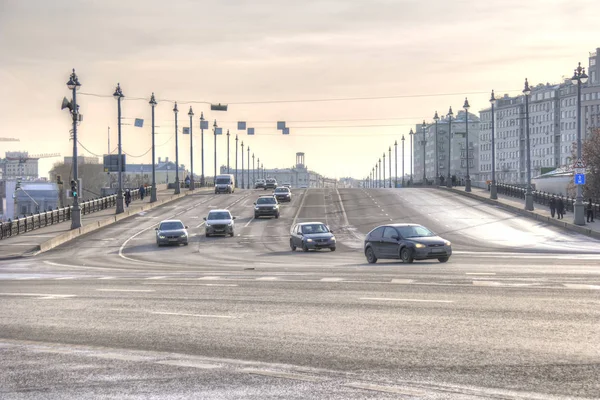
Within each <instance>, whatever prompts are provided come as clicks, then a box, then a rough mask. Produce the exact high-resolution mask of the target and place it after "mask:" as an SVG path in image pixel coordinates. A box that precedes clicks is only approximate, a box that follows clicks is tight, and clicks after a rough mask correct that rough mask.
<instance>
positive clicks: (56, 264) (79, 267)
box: [44, 261, 115, 271]
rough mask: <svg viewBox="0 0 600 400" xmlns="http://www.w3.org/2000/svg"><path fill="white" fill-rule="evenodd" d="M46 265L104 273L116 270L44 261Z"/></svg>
mask: <svg viewBox="0 0 600 400" xmlns="http://www.w3.org/2000/svg"><path fill="white" fill-rule="evenodd" d="M44 264H46V265H52V266H55V267H65V268H73V269H99V270H104V271H114V270H115V268H102V267H86V266H83V265H70V264H59V263H55V262H52V261H44Z"/></svg>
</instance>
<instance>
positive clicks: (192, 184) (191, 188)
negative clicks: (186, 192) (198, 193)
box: [190, 179, 196, 190]
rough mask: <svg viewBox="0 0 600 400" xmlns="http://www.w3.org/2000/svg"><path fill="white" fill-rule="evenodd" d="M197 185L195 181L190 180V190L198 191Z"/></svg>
mask: <svg viewBox="0 0 600 400" xmlns="http://www.w3.org/2000/svg"><path fill="white" fill-rule="evenodd" d="M195 185H196V184H195V183H194V180H193V179H190V190H194V189H196V187H195Z"/></svg>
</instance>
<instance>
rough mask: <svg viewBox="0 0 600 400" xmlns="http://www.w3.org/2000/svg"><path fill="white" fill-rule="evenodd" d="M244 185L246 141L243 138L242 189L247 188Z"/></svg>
mask: <svg viewBox="0 0 600 400" xmlns="http://www.w3.org/2000/svg"><path fill="white" fill-rule="evenodd" d="M245 188H246V187H245V186H244V141H243V140H242V189H245Z"/></svg>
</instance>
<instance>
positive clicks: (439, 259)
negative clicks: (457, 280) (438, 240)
mask: <svg viewBox="0 0 600 400" xmlns="http://www.w3.org/2000/svg"><path fill="white" fill-rule="evenodd" d="M449 259H450V257H440V258H438V261H439V262H441V263H445V262H448V260H449Z"/></svg>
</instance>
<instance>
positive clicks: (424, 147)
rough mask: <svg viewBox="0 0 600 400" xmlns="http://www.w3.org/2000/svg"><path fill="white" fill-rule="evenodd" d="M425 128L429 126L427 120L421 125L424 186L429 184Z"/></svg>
mask: <svg viewBox="0 0 600 400" xmlns="http://www.w3.org/2000/svg"><path fill="white" fill-rule="evenodd" d="M425 128H427V124H426V123H425V120H423V123H422V124H421V132H423V185H426V184H427V171H426V164H425V158H426V157H427V152H426V149H427V138H426V137H425Z"/></svg>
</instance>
